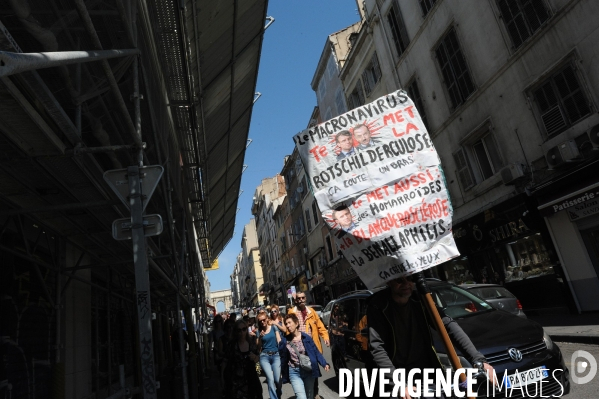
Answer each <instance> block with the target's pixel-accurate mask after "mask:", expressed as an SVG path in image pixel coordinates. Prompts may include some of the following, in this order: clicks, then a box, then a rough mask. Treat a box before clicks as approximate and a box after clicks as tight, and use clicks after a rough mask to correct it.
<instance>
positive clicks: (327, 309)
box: [321, 299, 335, 326]
mask: <svg viewBox="0 0 599 399" xmlns="http://www.w3.org/2000/svg"><path fill="white" fill-rule="evenodd" d="M334 303H335V299H333V300H332V301H330V302H329V303H327V306H325V307H324V309H323V310H322V317H321V319H322V322H323V323H324V325H325V326H328V325H329V319H330V317H331V310H333V304H334Z"/></svg>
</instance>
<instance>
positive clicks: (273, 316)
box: [269, 305, 287, 335]
mask: <svg viewBox="0 0 599 399" xmlns="http://www.w3.org/2000/svg"><path fill="white" fill-rule="evenodd" d="M269 316H270V321H271V323H272V325H274V326H275V327H276V328H278V329H279V331H280V332H281V333H282V334H283V335H285V334H287V327H285V322H284V321H283V316H281V313H280V312H279V307H278V306H277V305H273V306H272V307H271V308H270V314H269Z"/></svg>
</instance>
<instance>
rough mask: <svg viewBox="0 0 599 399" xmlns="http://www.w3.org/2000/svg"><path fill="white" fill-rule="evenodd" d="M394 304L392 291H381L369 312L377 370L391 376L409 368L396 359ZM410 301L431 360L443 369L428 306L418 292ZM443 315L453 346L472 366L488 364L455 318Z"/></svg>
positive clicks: (371, 349)
mask: <svg viewBox="0 0 599 399" xmlns="http://www.w3.org/2000/svg"><path fill="white" fill-rule="evenodd" d="M392 300H393V299H392V298H391V290H390V289H389V288H387V289H385V290H382V291H379V292H377V293H376V294H374V295H373V296H372V297H370V299H369V303H368V310H367V315H368V328H369V346H370V351H371V353H372V356H373V358H374V359H373V360H374V362H375V364H376V367H378V368H387V369H390V370H391V373H392V372H393V371H394V370H395V369H398V368H405V367H406V365H404V364H400V363H399V360H398V358H399V357H398V356H396V351H397V347H396V345H395V331H394V326H395V323H394V312H393V306H392V303H391V301H392ZM409 300H410V301H412V303H411V305H413V306H412V311H413V312H415V314H416V318H417V320H418V328H419V329H422V333H423V334H424V336H425V339H424V341H425V342H426V343H427V347H426V353H427V360H429V359H430V360H431V363H432V364H438V367H442V368H443V366H442V365H441V363H440V362H439V359H438V358H437V354H436V352H435V349H434V344H433V338H432V334H431V332H430V328H433V329H435V330H436V328H435V327H434V323H433V322H432V320H431V319H430V316H429V314H428V311H426V310H425V307H424V306H425V304H424V303H423V302H421V300H420V295H419V294H418V293H417V292H416V291H414V293H413V294H412V296H411V297H410V299H409ZM439 313H440V315H441V317H442V320H443V324H444V325H445V328H446V329H447V333H448V334H449V337H450V338H451V342H452V343H453V344H454V345H455V346H456V347H457V348H458V349H459V350H460V351H461V352H462V354H463V355H464V357H465V358H466V359H467V360H468V361H470V362H471V363H473V362H477V361H480V362H484V361H486V360H485V357H484V356H483V355H482V354H481V353H480V352H478V351H477V350H476V348H475V347H474V345H473V344H472V341H470V338H468V336H467V335H466V333H465V332H464V330H462V328H461V327H460V326H459V325H458V323H456V321H455V320H453V319H452V318H451V317H449V316H446V315H444V314H443V313H442V312H441V311H440V312H439ZM425 330H426V332H425Z"/></svg>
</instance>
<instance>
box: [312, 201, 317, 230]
mask: <svg viewBox="0 0 599 399" xmlns="http://www.w3.org/2000/svg"><path fill="white" fill-rule="evenodd" d="M312 215H314V227H316V226H317V225H318V205H317V203H316V201H313V202H312Z"/></svg>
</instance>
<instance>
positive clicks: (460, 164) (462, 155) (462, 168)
mask: <svg viewBox="0 0 599 399" xmlns="http://www.w3.org/2000/svg"><path fill="white" fill-rule="evenodd" d="M453 159H454V161H455V164H456V167H457V175H458V179H460V183H461V185H462V189H464V190H467V189H469V188H470V187H472V186H474V178H473V177H472V172H471V171H470V165H469V164H468V158H467V157H466V152H465V151H464V149H463V148H460V149H459V150H458V151H456V152H455V153H454V154H453Z"/></svg>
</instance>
